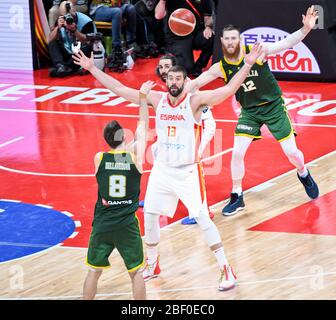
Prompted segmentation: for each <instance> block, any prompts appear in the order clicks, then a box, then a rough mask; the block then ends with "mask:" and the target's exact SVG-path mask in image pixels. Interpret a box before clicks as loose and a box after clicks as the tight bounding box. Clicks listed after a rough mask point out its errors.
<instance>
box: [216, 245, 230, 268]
mask: <svg viewBox="0 0 336 320" xmlns="http://www.w3.org/2000/svg"><path fill="white" fill-rule="evenodd" d="M213 253H214V255H215V257H216V259H217V262H218V264H219V267H220V269H221V270H222V269H223V268H224V266H225V265H228V264H229V262H228V261H227V259H226V256H225V252H224V247H220V248H219V249H216V250H214V251H213Z"/></svg>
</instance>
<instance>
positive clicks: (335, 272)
mask: <svg viewBox="0 0 336 320" xmlns="http://www.w3.org/2000/svg"><path fill="white" fill-rule="evenodd" d="M335 275H336V271H332V272H324V273H316V274H315V273H314V274H307V275H301V276H292V277H283V278H273V279H263V280H256V281H238V282H237V287H239V286H246V285H258V284H261V283H272V282H284V281H296V280H302V279H309V278H314V279H315V278H317V277H333V276H335ZM209 289H211V290H214V289H217V286H215V285H213V286H199V287H189V288H174V289H161V290H147V294H151V293H153V294H158V293H165V292H190V291H203V290H209ZM219 294H220V293H219ZM113 296H114V297H118V296H132V292H115V293H98V294H96V297H113ZM80 298H82V295H69V296H44V297H24V298H20V297H19V298H7V299H6V298H4V297H1V299H2V300H29V299H34V300H47V299H60V300H62V299H80Z"/></svg>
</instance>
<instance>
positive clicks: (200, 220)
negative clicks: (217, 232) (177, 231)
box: [195, 214, 213, 231]
mask: <svg viewBox="0 0 336 320" xmlns="http://www.w3.org/2000/svg"><path fill="white" fill-rule="evenodd" d="M195 220H196V222H197V224H198V225H199V227H200V228H201V229H202V230H203V231H205V230H207V229H209V228H211V226H212V225H213V222H212V220H211V219H210V217H209V215H205V214H200V215H199V217H197V218H195Z"/></svg>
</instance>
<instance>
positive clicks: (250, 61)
mask: <svg viewBox="0 0 336 320" xmlns="http://www.w3.org/2000/svg"><path fill="white" fill-rule="evenodd" d="M261 54H262V46H261V44H260V43H258V42H256V43H255V44H254V45H253V47H252V49H251V51H250V53H249V54H247V55H246V56H245V59H244V61H245V64H247V65H250V66H253V65H254V64H255V62H256V61H257V59H258V57H259V56H260V55H261Z"/></svg>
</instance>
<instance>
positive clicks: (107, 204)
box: [102, 198, 133, 207]
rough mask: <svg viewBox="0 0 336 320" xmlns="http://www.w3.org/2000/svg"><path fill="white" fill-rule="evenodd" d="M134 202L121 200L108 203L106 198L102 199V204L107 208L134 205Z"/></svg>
mask: <svg viewBox="0 0 336 320" xmlns="http://www.w3.org/2000/svg"><path fill="white" fill-rule="evenodd" d="M132 203H133V201H132V200H121V201H110V200H108V201H106V200H105V199H104V198H102V204H103V205H104V206H105V207H110V206H118V205H121V204H132Z"/></svg>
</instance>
